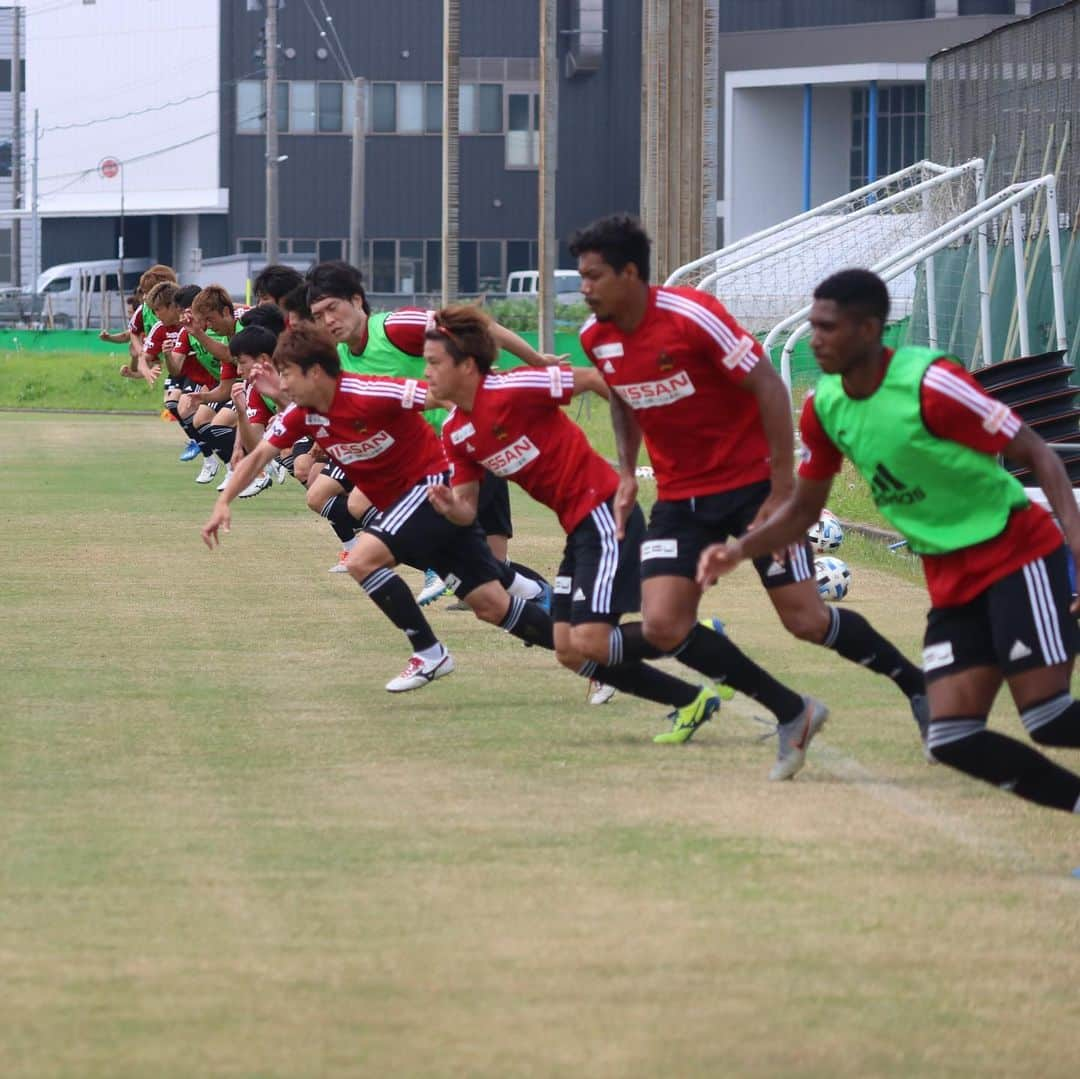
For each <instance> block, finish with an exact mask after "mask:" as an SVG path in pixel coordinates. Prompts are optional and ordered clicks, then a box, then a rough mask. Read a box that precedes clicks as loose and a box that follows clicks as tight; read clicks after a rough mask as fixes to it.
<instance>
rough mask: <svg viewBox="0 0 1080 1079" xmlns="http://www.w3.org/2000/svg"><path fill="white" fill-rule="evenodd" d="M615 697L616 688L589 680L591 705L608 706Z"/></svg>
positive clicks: (593, 679)
mask: <svg viewBox="0 0 1080 1079" xmlns="http://www.w3.org/2000/svg"><path fill="white" fill-rule="evenodd" d="M614 696H615V687H614V686H608V685H605V684H604V683H603V682H597V681H596V679H595V678H591V679H589V704H607V702H608V701H610V700H611V698H612V697H614Z"/></svg>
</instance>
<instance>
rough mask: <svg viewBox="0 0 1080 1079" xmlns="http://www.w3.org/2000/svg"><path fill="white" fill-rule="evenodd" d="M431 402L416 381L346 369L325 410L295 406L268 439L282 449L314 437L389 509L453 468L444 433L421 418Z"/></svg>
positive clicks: (377, 502)
mask: <svg viewBox="0 0 1080 1079" xmlns="http://www.w3.org/2000/svg"><path fill="white" fill-rule="evenodd" d="M426 404H427V386H426V385H425V384H424V383H423V382H417V381H416V380H415V379H404V378H387V377H384V376H379V375H350V374H344V373H342V374H340V375H338V379H337V388H336V390H335V391H334V399H333V401H332V402H331V403H330V408H329V409H328V410H327V411H326V412H325V413H319V412H314V411H312V410H310V409H307V408H303V407H301V406H300V405H296V404H291V405H289V407H288V408H286V409H285V410H284V411H283V412H279V413H278V414H277V415H276V416H275V417H274V419H273V421H272V422H271V424H270V426H269V427H268V428H267V430H266V434H265V435H264V438H265V439H266V440H267V441H268V442H269V443H270V444H271V445H272V446H276V447H277V448H278V449H285V448H286V447H288V446H291V445H293V443H294V442H296V440H297V439H299V438H303V437H304V436H308V437H310V438H313V439H314V440H315V441H316V442H317V443H318V444H319V445H320V446H322V448H323V449H324V450H326V452H327V454H328V455H329V456H330V458H331V459H332V460H333V461H334V462H335V463H336V464H338V465H340V466H341V468H342V470H343V471H344V472H345V475H346V476H348V477H349V479H350V481H351V482H352V483H354V484H356V486H357V487H359V488H360V490H362V491H363V492H364V494H365V495H367V497H368V498H369V499H371V501H372V503H373V504H374V505H375V507H376V508H377V509H380V510H383V509H386V507H387V506H390V505H392V504H393V503H394V502H396V501H397V500H398V499H399V498H400V497H401V496H402V495H403V494H405V492H406V491H408V490H409V489H410V488H411V487H415V486H416V485H417V484H418V483H421V482H423V480H424V478H425V477H426V476H437V475H440V474H441V473H443V472H446V471H447V469H448V468H449V467H450V466H449V464H448V463H447V460H446V454H445V453H443V448H442V445H441V443H440V442H439V439H438V436H437V435H436V434H435V432H434V431H433V430H432V429H431V427H430V426H429V425H428V424H427V423H425V422H424V420H423V418H422V417H421V416H420V411H421V410H422V409H423V408H424V407H425V406H426Z"/></svg>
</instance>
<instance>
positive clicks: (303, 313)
mask: <svg viewBox="0 0 1080 1079" xmlns="http://www.w3.org/2000/svg"><path fill="white" fill-rule="evenodd" d="M307 294H308V290H307V285H306V284H304V282H301V283H300V284H299V285H297V286H296V288H294V289H293V290H292V292H287V293H286V294H285V295H284V296H282V297H281V307H282V310H284V311H290V312H292V313H293V314H294V315H298V316H299V317H300V318H302V319H303V320H304V321H305V322H310V321H311V308H310V307H308V298H307Z"/></svg>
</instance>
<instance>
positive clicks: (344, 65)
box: [304, 0, 353, 80]
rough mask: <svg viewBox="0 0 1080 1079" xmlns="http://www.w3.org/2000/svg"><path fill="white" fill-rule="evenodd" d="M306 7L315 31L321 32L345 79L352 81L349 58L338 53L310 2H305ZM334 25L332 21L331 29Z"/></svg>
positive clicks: (307, 0)
mask: <svg viewBox="0 0 1080 1079" xmlns="http://www.w3.org/2000/svg"><path fill="white" fill-rule="evenodd" d="M304 7H305V8H307V13H308V14H309V15H310V16H311V21H312V22H313V23H314V24H315V29H316V30H318V32H319V37H321V38H322V39H323V41H324V43H325V44H326V50H327V52H329V53H330V55H331V56H332V57H333V58H334V63H335V64H337V66H338V70H339V71H340V72H341V74H342V75H343V76H344V77H345V78H347V79H350V80H351V79H352V78H353V76H352V75H351V74H350V72H351V71H352V69H351V68H350V67H349V61H348V59H347V57H346V56H345V55H344V53H338V51H337V49H336V48H335V45H334V42H333V41H331V40H330V37H329V36H328V35H327V33H326V31H325V30H324V29H323V27H322V22H321V21H320V20H319V16H318V15H316V14H315V11H314V9H313V8H312V6H311V3H310V0H304ZM333 25H334V24H333V22H332V21H331V23H330V26H331V28H333Z"/></svg>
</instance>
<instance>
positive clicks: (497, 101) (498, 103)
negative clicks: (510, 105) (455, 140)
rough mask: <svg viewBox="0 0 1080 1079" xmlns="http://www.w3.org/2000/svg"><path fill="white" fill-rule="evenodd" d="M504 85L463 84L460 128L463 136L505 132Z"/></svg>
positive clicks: (459, 115) (493, 83) (492, 83)
mask: <svg viewBox="0 0 1080 1079" xmlns="http://www.w3.org/2000/svg"><path fill="white" fill-rule="evenodd" d="M502 97H503V88H502V83H498V82H481V83H463V84H462V86H461V98H460V102H459V111H458V128H459V130H460V131H461V133H462V134H463V135H501V134H502V131H503V103H502Z"/></svg>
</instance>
